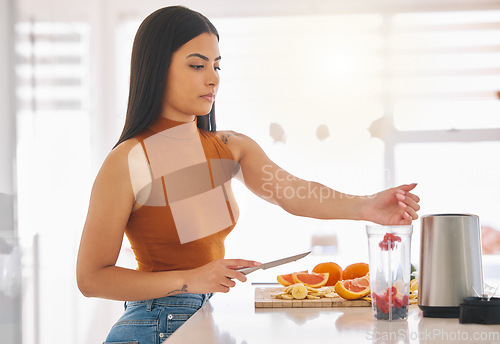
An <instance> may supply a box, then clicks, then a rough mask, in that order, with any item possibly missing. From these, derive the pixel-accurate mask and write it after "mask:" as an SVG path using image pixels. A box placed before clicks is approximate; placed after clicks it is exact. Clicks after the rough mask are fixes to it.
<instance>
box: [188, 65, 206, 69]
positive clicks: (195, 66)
mask: <svg viewBox="0 0 500 344" xmlns="http://www.w3.org/2000/svg"><path fill="white" fill-rule="evenodd" d="M190 67H191V68H194V69H203V65H190Z"/></svg>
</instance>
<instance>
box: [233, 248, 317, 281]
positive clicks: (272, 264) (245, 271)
mask: <svg viewBox="0 0 500 344" xmlns="http://www.w3.org/2000/svg"><path fill="white" fill-rule="evenodd" d="M309 253H311V251H309V252H304V253H301V254H297V255H295V256H291V257H286V258H281V259H278V260H273V261H272V262H267V263H264V264H261V265H259V266H252V267H250V268H242V269H237V270H238V271H241V272H242V273H243V274H244V275H248V274H249V273H251V272H254V271H256V270H259V269H262V270H266V269H269V268H274V267H275V266H278V265H282V264H286V263H290V262H293V261H295V260H298V259H301V258H304V257H305V256H307V255H308V254H309Z"/></svg>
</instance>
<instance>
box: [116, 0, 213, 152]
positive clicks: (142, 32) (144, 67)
mask: <svg viewBox="0 0 500 344" xmlns="http://www.w3.org/2000/svg"><path fill="white" fill-rule="evenodd" d="M202 33H210V34H214V35H216V36H217V39H219V34H218V32H217V30H216V28H215V26H213V24H212V23H211V22H210V21H209V20H208V19H207V18H206V17H205V16H203V15H202V14H200V13H198V12H195V11H193V10H190V9H188V8H186V7H183V6H169V7H164V8H161V9H159V10H156V11H155V12H153V13H151V14H150V15H149V16H148V17H147V18H146V19H144V21H143V22H142V24H141V26H140V27H139V29H138V30H137V34H136V35H135V39H134V45H133V47H132V61H131V68H130V91H129V97H128V107H127V116H126V118H125V125H124V127H123V131H122V134H121V136H120V139H119V140H118V142H117V143H116V145H115V147H116V146H117V145H119V144H120V143H122V142H123V141H125V140H128V139H130V138H132V137H134V136H135V135H137V134H138V133H140V132H141V131H143V130H144V129H146V128H147V127H149V126H150V125H151V124H153V122H154V121H155V120H156V119H157V117H158V116H159V115H160V112H161V103H162V98H163V94H164V92H165V87H166V86H165V84H166V80H167V73H168V68H169V66H170V61H171V60H172V54H173V53H174V52H175V51H177V50H178V49H179V48H180V47H181V46H183V45H184V44H186V43H187V42H188V41H190V40H191V39H193V38H195V37H197V36H199V35H201V34H202ZM197 125H198V128H200V129H204V130H209V131H215V130H216V125H215V105H213V106H212V109H211V110H210V113H208V114H207V115H204V116H197Z"/></svg>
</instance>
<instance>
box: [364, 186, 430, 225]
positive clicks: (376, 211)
mask: <svg viewBox="0 0 500 344" xmlns="http://www.w3.org/2000/svg"><path fill="white" fill-rule="evenodd" d="M416 186H417V184H416V183H413V184H406V185H401V186H398V187H395V188H392V189H387V190H384V191H381V192H379V193H376V194H374V195H372V196H368V200H367V202H366V204H365V206H366V208H365V210H364V212H365V216H364V218H365V219H366V220H367V221H372V222H375V223H378V224H380V225H409V224H411V222H412V221H413V220H416V219H417V218H418V215H417V211H418V210H419V209H420V206H419V205H418V202H420V198H419V197H418V196H417V195H414V194H412V193H410V191H411V190H413V189H414V188H415V187H416Z"/></svg>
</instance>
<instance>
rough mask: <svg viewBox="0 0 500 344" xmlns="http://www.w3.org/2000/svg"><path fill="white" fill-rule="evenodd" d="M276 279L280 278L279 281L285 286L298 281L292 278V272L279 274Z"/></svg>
mask: <svg viewBox="0 0 500 344" xmlns="http://www.w3.org/2000/svg"><path fill="white" fill-rule="evenodd" d="M300 273H307V270H306V271H300ZM276 279H277V280H278V283H279V284H281V285H282V286H284V287H288V286H289V285H292V284H294V283H296V282H295V281H294V280H293V278H292V274H286V275H278V277H276Z"/></svg>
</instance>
